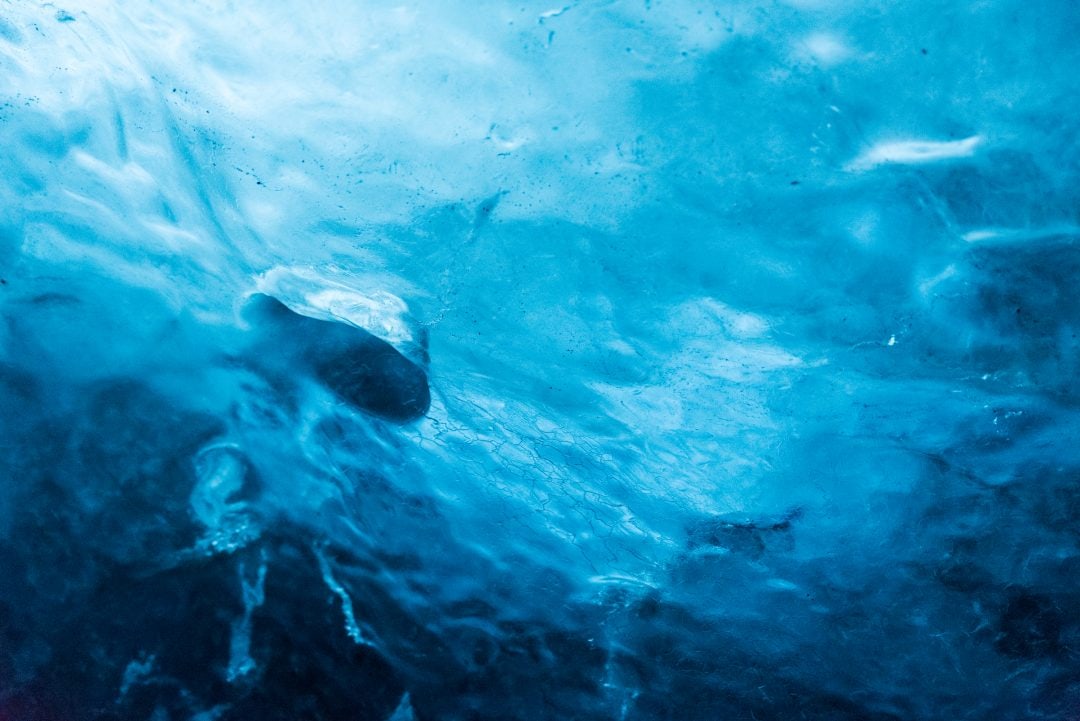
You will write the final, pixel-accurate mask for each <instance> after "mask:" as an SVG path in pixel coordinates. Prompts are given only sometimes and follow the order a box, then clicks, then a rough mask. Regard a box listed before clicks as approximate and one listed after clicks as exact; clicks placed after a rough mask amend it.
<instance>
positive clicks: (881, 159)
mask: <svg viewBox="0 0 1080 721" xmlns="http://www.w3.org/2000/svg"><path fill="white" fill-rule="evenodd" d="M982 141H983V138H982V136H981V135H972V136H971V137H969V138H964V139H963V140H892V141H887V142H882V143H878V144H877V145H875V146H873V147H872V148H870V149H869V150H867V151H866V152H865V153H863V154H862V155H860V156H859V157H857V158H855V160H853V161H851V162H850V163H848V165H847V166H846V168H845V169H846V170H848V171H851V172H859V171H863V170H871V169H873V168H876V167H878V166H880V165H922V164H925V163H933V162H937V161H939V160H951V159H954V158H970V157H971V156H972V155H974V154H975V149H976V148H977V147H978V146H979V145H980V144H981V143H982Z"/></svg>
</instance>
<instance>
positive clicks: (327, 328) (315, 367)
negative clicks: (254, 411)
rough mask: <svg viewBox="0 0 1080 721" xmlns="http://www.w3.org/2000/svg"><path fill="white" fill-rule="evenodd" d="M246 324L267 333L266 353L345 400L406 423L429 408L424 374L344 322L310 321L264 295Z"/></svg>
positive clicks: (387, 346)
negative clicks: (293, 364)
mask: <svg viewBox="0 0 1080 721" xmlns="http://www.w3.org/2000/svg"><path fill="white" fill-rule="evenodd" d="M245 312H246V315H247V317H248V318H249V319H251V320H252V321H253V322H255V323H256V324H257V325H258V326H259V328H260V329H261V330H264V331H266V332H267V333H268V337H267V338H266V339H264V340H263V341H262V343H263V344H264V345H265V347H266V350H267V352H273V353H278V354H281V355H284V356H288V357H291V358H295V359H297V360H298V361H299V362H301V363H302V364H304V365H306V366H308V367H309V368H310V369H311V370H312V372H313V373H314V375H315V377H317V378H318V379H319V380H320V381H322V382H323V383H325V384H326V385H327V386H328V387H329V388H330V389H331V390H332V391H333V392H334V393H336V394H337V395H338V396H340V397H341V398H342V399H344V400H345V401H347V402H349V403H351V404H352V405H354V406H356V407H357V408H360V409H361V410H364V411H367V412H369V413H372V414H374V415H376V416H380V417H382V418H386V419H388V420H392V421H397V422H400V423H404V422H407V421H411V420H415V419H417V418H419V417H420V416H422V415H424V414H425V413H426V412H427V410H428V407H429V406H430V405H431V393H430V390H429V389H428V379H427V374H426V373H425V372H424V370H423V369H421V368H420V367H419V366H418V365H416V364H415V363H413V362H412V361H410V360H409V359H408V358H406V357H405V356H404V355H402V354H401V353H400V352H399V351H398V350H396V349H395V348H394V347H393V346H392V345H390V344H389V343H387V342H386V341H384V340H382V339H380V338H378V337H376V336H374V335H372V334H371V333H368V332H367V331H365V330H363V329H361V328H357V327H355V326H351V325H346V324H345V323H335V322H332V321H326V320H320V319H317V318H310V317H308V316H305V315H300V314H299V313H296V312H294V311H292V310H291V309H290V308H288V306H286V305H285V304H284V303H282V302H281V301H279V300H277V299H276V298H272V297H270V296H268V295H264V294H261V293H260V294H256V295H255V296H253V297H252V299H251V301H250V302H249V304H248V307H247V308H246V309H245Z"/></svg>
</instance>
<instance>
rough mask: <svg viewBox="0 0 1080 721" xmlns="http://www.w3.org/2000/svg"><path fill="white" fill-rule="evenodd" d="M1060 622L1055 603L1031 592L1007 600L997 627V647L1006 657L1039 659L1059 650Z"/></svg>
mask: <svg viewBox="0 0 1080 721" xmlns="http://www.w3.org/2000/svg"><path fill="white" fill-rule="evenodd" d="M1062 625H1063V620H1062V617H1061V612H1060V611H1059V610H1058V609H1057V607H1056V606H1055V605H1054V602H1053V601H1052V600H1051V599H1049V598H1047V597H1045V596H1040V595H1036V594H1031V593H1018V594H1016V595H1014V596H1013V597H1012V598H1011V599H1009V603H1008V605H1006V607H1005V610H1004V611H1003V612H1002V614H1001V620H1000V622H999V625H998V631H999V635H998V638H997V648H998V650H999V651H1001V652H1002V653H1003V654H1005V655H1007V656H1015V657H1019V658H1041V657H1048V656H1054V655H1056V654H1057V653H1059V652H1060V651H1061V646H1060V642H1059V638H1060V636H1061V630H1062Z"/></svg>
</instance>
